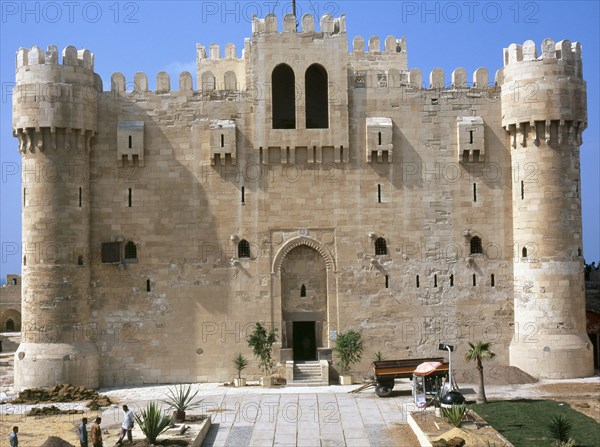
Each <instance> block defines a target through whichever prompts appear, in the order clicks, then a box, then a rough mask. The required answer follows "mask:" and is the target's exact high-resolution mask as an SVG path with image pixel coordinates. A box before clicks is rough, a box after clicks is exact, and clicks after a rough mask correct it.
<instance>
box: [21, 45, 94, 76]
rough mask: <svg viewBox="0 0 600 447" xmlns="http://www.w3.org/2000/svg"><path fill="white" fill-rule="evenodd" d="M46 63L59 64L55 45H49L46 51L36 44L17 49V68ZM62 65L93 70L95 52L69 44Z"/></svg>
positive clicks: (64, 51) (64, 50)
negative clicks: (78, 48)
mask: <svg viewBox="0 0 600 447" xmlns="http://www.w3.org/2000/svg"><path fill="white" fill-rule="evenodd" d="M44 64H52V65H55V64H59V60H58V48H57V47H56V46H55V45H49V46H48V48H47V49H46V51H42V49H41V48H39V47H37V46H35V45H34V46H32V47H31V48H19V51H17V58H16V67H17V70H18V69H19V68H21V67H27V66H33V65H44ZM62 65H68V66H75V67H82V68H85V69H87V70H91V71H93V70H94V54H93V53H91V52H90V50H86V49H82V50H77V48H75V47H74V46H71V45H69V46H68V47H66V48H64V49H63V51H62Z"/></svg>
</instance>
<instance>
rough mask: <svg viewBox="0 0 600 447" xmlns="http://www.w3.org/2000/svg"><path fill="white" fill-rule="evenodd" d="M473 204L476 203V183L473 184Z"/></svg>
mask: <svg viewBox="0 0 600 447" xmlns="http://www.w3.org/2000/svg"><path fill="white" fill-rule="evenodd" d="M473 202H477V183H473Z"/></svg>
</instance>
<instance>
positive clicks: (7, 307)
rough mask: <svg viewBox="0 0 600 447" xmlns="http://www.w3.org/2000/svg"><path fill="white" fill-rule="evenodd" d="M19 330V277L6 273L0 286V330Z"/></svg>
mask: <svg viewBox="0 0 600 447" xmlns="http://www.w3.org/2000/svg"><path fill="white" fill-rule="evenodd" d="M20 331H21V277H20V276H19V275H6V285H4V286H2V287H0V332H20Z"/></svg>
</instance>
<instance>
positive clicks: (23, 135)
mask: <svg viewBox="0 0 600 447" xmlns="http://www.w3.org/2000/svg"><path fill="white" fill-rule="evenodd" d="M101 92H102V81H101V79H100V77H99V76H98V75H96V74H95V73H94V55H93V54H92V53H91V52H90V51H89V50H85V49H83V50H77V49H76V48H75V47H73V46H68V47H66V48H65V49H64V50H63V51H62V60H61V61H59V54H58V48H57V47H56V46H54V45H50V46H49V47H48V48H47V50H46V51H42V50H41V49H40V48H39V47H37V46H33V47H31V48H29V49H26V48H20V49H19V51H18V52H17V56H16V85H15V88H14V90H13V133H14V135H15V136H16V137H17V138H18V139H19V150H20V151H21V153H23V154H26V153H27V152H34V151H43V150H45V149H50V150H56V149H57V147H62V148H65V149H66V150H71V149H76V150H85V151H89V150H90V142H91V139H92V138H93V136H94V134H95V133H96V130H97V103H98V99H99V97H100V94H101Z"/></svg>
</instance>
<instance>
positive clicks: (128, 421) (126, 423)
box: [117, 405, 134, 445]
mask: <svg viewBox="0 0 600 447" xmlns="http://www.w3.org/2000/svg"><path fill="white" fill-rule="evenodd" d="M123 412H124V413H125V417H124V418H123V424H122V425H121V436H119V440H118V441H117V445H121V444H123V439H125V435H127V440H128V441H129V444H133V434H132V433H131V430H133V421H134V416H133V411H131V410H130V409H129V408H128V407H127V405H123Z"/></svg>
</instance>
